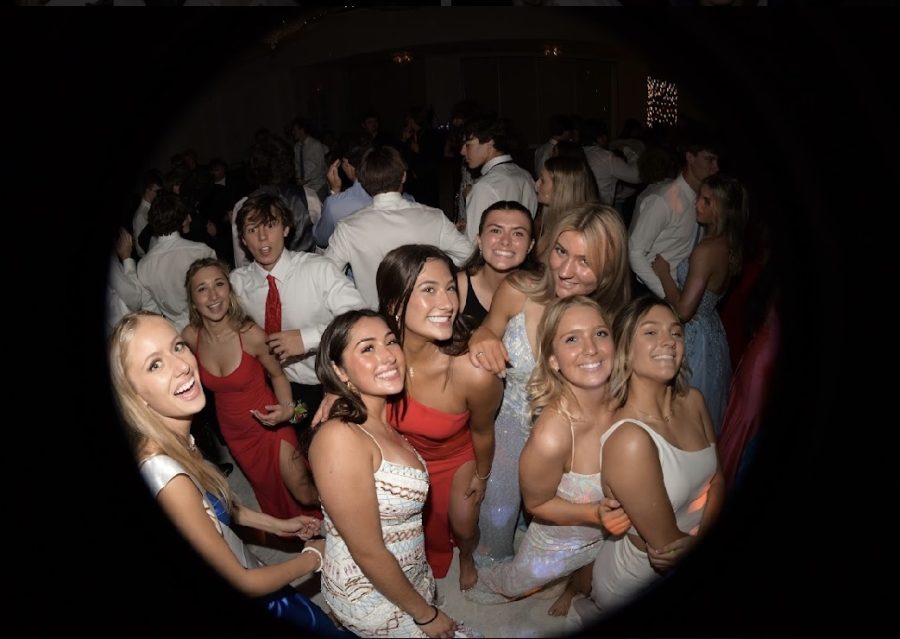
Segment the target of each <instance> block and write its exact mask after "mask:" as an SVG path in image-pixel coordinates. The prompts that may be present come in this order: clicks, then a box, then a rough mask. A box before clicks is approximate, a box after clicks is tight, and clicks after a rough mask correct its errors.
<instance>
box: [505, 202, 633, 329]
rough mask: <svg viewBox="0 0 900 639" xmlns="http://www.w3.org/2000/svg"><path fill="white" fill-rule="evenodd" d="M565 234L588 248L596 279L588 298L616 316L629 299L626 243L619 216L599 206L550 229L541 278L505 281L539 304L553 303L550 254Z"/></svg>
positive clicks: (583, 208) (520, 275) (579, 209)
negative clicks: (580, 237) (581, 238)
mask: <svg viewBox="0 0 900 639" xmlns="http://www.w3.org/2000/svg"><path fill="white" fill-rule="evenodd" d="M566 231H575V232H576V233H580V234H582V235H583V236H584V240H585V243H586V244H587V258H588V263H589V264H590V266H591V270H592V271H594V273H595V274H596V275H597V288H596V289H594V291H593V292H592V293H590V294H589V295H588V297H590V298H592V299H593V300H594V301H595V302H597V303H599V304H600V308H602V309H603V311H604V313H610V314H611V315H615V314H616V313H617V312H618V310H619V309H620V308H621V307H622V306H624V305H625V304H626V303H627V302H628V300H629V299H631V281H630V272H629V270H628V240H627V234H626V231H625V225H624V224H623V223H622V218H621V216H620V215H619V213H618V212H617V211H616V210H615V209H614V208H612V207H609V206H606V205H604V204H600V203H598V202H588V203H586V204H582V205H580V206H576V207H575V208H573V209H571V210H569V211H567V212H566V214H565V215H563V216H562V217H561V218H560V220H559V221H558V222H557V223H556V226H555V227H554V228H553V229H551V234H550V237H551V238H552V241H550V242H549V243H548V244H547V245H546V246H545V248H544V251H543V252H542V253H541V254H540V255H539V256H538V259H539V260H540V262H541V266H542V267H543V272H542V273H541V274H540V275H537V276H535V275H534V274H532V273H528V272H523V271H516V272H515V273H512V274H511V275H509V276H508V277H507V280H508V281H509V283H510V284H511V285H512V286H513V287H514V288H516V289H517V290H519V291H521V292H523V293H525V294H526V295H528V296H529V297H530V298H532V299H533V300H534V301H536V302H538V303H540V304H546V303H548V302H551V301H553V300H554V299H556V286H555V284H554V282H553V273H552V272H551V271H550V254H551V252H552V251H553V248H554V246H555V245H556V241H557V239H558V238H559V236H560V235H562V234H563V233H565V232H566Z"/></svg>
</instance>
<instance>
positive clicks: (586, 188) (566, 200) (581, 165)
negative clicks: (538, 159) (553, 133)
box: [537, 156, 600, 254]
mask: <svg viewBox="0 0 900 639" xmlns="http://www.w3.org/2000/svg"><path fill="white" fill-rule="evenodd" d="M544 168H545V169H546V170H547V173H549V174H550V177H551V178H552V180H553V192H552V193H551V194H550V204H544V205H543V210H542V213H541V230H542V231H550V230H552V229H553V226H554V225H555V224H556V222H557V221H559V218H560V217H562V216H563V215H564V214H565V212H566V211H568V210H569V209H572V208H574V207H576V206H578V205H579V204H585V203H586V202H596V203H598V204H599V203H600V191H599V190H598V189H597V180H596V179H595V178H594V173H593V171H591V168H590V167H589V166H588V165H587V163H586V162H585V161H584V160H581V159H579V158H573V157H568V156H556V157H552V158H548V159H547V161H546V162H545V163H544ZM538 177H540V176H538ZM553 239H555V238H553ZM550 240H551V238H550V237H548V235H547V234H546V233H543V232H541V233H540V237H539V238H538V242H537V245H538V248H537V252H538V254H540V253H541V252H542V251H544V250H546V248H547V246H546V245H547V243H548V242H550Z"/></svg>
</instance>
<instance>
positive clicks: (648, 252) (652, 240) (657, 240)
mask: <svg viewBox="0 0 900 639" xmlns="http://www.w3.org/2000/svg"><path fill="white" fill-rule="evenodd" d="M696 201H697V194H696V193H694V189H692V188H691V187H690V185H689V184H688V183H687V182H686V181H685V179H684V176H683V175H682V174H681V173H679V174H678V177H676V178H675V179H673V180H664V181H662V182H657V183H656V184H652V185H650V186H648V187H647V189H646V190H645V191H644V192H643V193H642V194H641V196H640V201H639V202H638V203H637V205H636V206H635V209H634V217H633V218H632V220H631V228H630V229H629V231H628V262H629V263H630V264H631V270H633V271H634V274H635V275H636V276H637V277H638V279H640V281H642V282H643V283H644V284H645V285H646V286H647V288H649V289H650V290H651V291H653V292H654V293H656V294H657V295H658V296H660V297H665V291H664V290H663V287H662V282H660V281H659V278H658V277H657V276H656V273H654V272H653V268H652V267H651V266H650V263H651V262H652V261H653V259H654V258H655V257H656V256H657V255H662V256H663V258H664V259H665V260H666V261H667V262H668V263H669V266H670V267H671V272H672V277H673V278H674V277H675V269H676V268H677V267H678V265H679V264H680V263H681V262H682V260H685V259H687V258H688V257H689V256H690V254H691V251H692V250H693V248H694V242H695V240H696V237H697V215H696V212H695V211H694V203H695V202H696Z"/></svg>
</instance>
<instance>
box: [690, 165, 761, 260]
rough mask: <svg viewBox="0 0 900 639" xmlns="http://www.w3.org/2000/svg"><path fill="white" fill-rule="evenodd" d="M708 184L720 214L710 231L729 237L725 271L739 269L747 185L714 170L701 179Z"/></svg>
mask: <svg viewBox="0 0 900 639" xmlns="http://www.w3.org/2000/svg"><path fill="white" fill-rule="evenodd" d="M704 186H705V187H706V188H708V189H709V190H710V191H711V192H712V196H713V198H714V199H715V201H716V206H717V207H718V209H719V215H718V216H717V217H716V221H715V224H712V225H711V228H710V229H709V230H710V235H711V236H716V235H724V236H725V239H727V240H728V274H729V275H730V276H732V277H734V276H735V275H737V274H738V273H740V272H741V267H742V266H743V264H744V230H745V229H746V228H747V220H748V219H749V217H750V202H749V196H748V195H747V189H746V188H745V187H744V185H743V184H741V182H740V181H738V180H737V179H736V178H733V177H729V176H727V175H722V174H721V173H716V174H715V175H710V176H709V177H707V178H706V179H705V180H703V182H701V183H700V188H701V189H702V188H703V187H704Z"/></svg>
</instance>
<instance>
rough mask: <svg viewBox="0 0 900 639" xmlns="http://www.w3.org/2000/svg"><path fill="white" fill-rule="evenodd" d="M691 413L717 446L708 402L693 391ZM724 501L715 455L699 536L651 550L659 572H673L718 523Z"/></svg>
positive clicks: (654, 566)
mask: <svg viewBox="0 0 900 639" xmlns="http://www.w3.org/2000/svg"><path fill="white" fill-rule="evenodd" d="M688 410H691V411H693V412H695V414H696V415H697V417H698V419H699V421H700V422H701V423H702V428H703V433H704V435H705V437H706V441H707V442H709V444H711V445H713V446H715V443H716V435H715V430H714V428H713V425H712V420H711V419H710V418H709V411H708V410H707V408H706V402H705V401H704V400H703V395H702V394H701V393H700V392H699V391H698V390H697V389H694V388H692V389H691V391H690V395H689V399H688ZM724 501H725V481H724V479H723V477H722V469H721V468H720V467H719V461H718V454H717V455H716V472H715V474H714V475H713V477H712V479H711V480H710V483H709V488H708V489H707V493H706V504H705V506H704V509H703V517H702V518H701V520H700V525H699V527H698V529H697V533H696V535H688V536H687V537H682V538H681V539H677V540H675V541H674V542H672V543H669V544H667V545H665V546H663V547H661V548H659V549H656V548H653V547H649V548H648V549H647V553H648V555H649V558H650V565H651V566H653V568H654V569H656V570H657V571H659V572H665V571H666V570H670V569H671V568H673V567H674V566H675V565H676V564H677V563H678V562H679V561H681V559H682V558H683V557H684V556H685V554H686V553H687V552H688V551H689V550H690V549H691V548H692V547H693V545H694V543H695V542H696V541H697V539H699V538H700V537H702V536H703V535H704V534H705V533H706V531H707V530H709V527H710V526H711V525H712V524H713V522H715V520H716V519H717V518H718V516H719V511H721V509H722V503H723V502H724Z"/></svg>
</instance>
